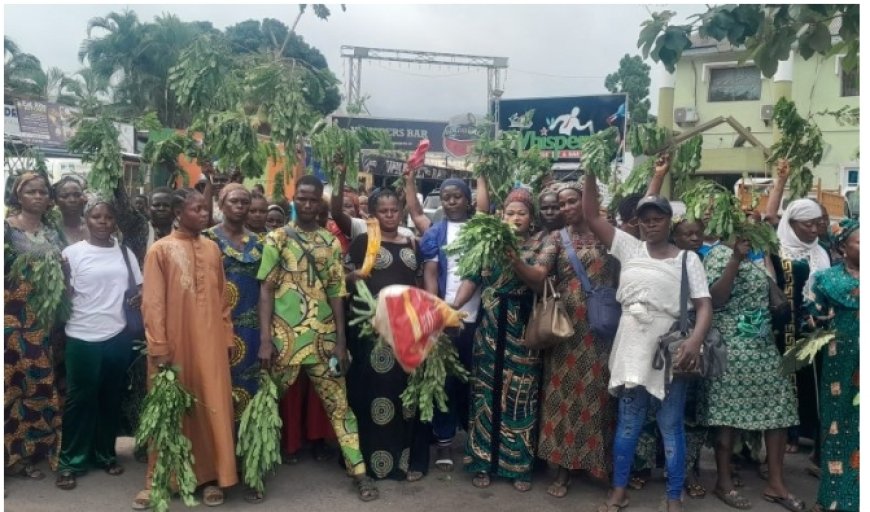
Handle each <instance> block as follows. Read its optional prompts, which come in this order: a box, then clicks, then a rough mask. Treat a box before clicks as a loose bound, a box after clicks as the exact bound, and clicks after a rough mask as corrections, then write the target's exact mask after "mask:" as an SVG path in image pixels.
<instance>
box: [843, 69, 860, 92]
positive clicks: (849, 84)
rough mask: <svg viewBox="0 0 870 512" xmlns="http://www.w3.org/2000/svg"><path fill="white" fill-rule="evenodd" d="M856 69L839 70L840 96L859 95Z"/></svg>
mask: <svg viewBox="0 0 870 512" xmlns="http://www.w3.org/2000/svg"><path fill="white" fill-rule="evenodd" d="M859 95H860V89H859V88H858V70H857V69H853V70H852V71H846V70H845V69H843V70H842V71H840V96H859Z"/></svg>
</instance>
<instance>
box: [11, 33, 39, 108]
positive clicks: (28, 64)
mask: <svg viewBox="0 0 870 512" xmlns="http://www.w3.org/2000/svg"><path fill="white" fill-rule="evenodd" d="M3 80H4V82H5V83H4V92H5V93H8V94H13V95H19V96H38V95H39V94H40V93H41V92H42V90H43V86H42V85H40V84H43V83H44V82H45V71H43V69H42V63H41V62H40V61H39V59H38V58H36V57H35V56H33V55H31V54H29V53H25V52H23V51H22V50H21V48H20V47H19V46H18V45H17V44H15V41H13V40H12V39H10V38H9V37H6V36H3Z"/></svg>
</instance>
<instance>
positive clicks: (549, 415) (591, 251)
mask: <svg viewBox="0 0 870 512" xmlns="http://www.w3.org/2000/svg"><path fill="white" fill-rule="evenodd" d="M569 233H570V234H571V238H572V242H573V244H574V249H575V251H576V252H577V256H578V257H579V258H580V261H581V262H582V263H583V265H584V266H585V267H586V272H587V274H589V279H590V280H591V281H592V284H593V285H595V286H597V285H601V284H605V285H608V286H615V284H616V281H617V279H618V278H619V262H618V261H617V260H616V259H615V258H613V257H612V256H610V255H609V254H608V253H607V249H606V248H605V247H604V246H603V245H602V244H601V243H600V242H599V241H598V240H597V239H596V238H595V236H594V235H592V234H591V233H589V234H585V235H578V234H576V233H574V232H573V231H572V230H571V229H570V228H569ZM538 262H539V263H540V264H543V265H544V266H546V267H548V268H549V269H550V275H551V276H553V277H554V282H555V284H556V288H557V291H558V292H559V293H560V294H561V296H562V300H563V301H564V303H565V307H566V310H567V312H568V315H570V316H571V317H573V319H574V337H573V338H572V339H571V340H569V341H567V342H565V343H562V344H560V345H557V346H556V347H553V348H552V349H550V350H547V351H546V352H545V353H544V380H543V387H544V391H543V404H542V407H541V424H540V434H539V435H540V440H539V442H538V457H540V458H542V459H545V460H547V461H549V462H552V463H553V464H556V465H558V466H560V467H563V468H566V469H582V470H586V471H588V472H589V473H590V474H592V475H594V476H595V477H596V478H601V479H605V478H607V475H608V473H609V472H610V468H611V465H612V460H611V459H612V457H611V455H610V452H611V448H612V445H613V429H614V427H615V421H616V406H615V402H614V401H613V400H611V397H610V393H609V392H608V390H607V385H608V382H609V381H610V374H609V370H608V359H609V358H610V347H609V345H606V344H604V343H603V342H601V341H599V340H597V339H596V338H595V336H594V335H593V334H592V332H591V331H590V330H589V324H588V321H587V320H586V297H585V294H584V292H583V290H582V289H581V287H580V280H579V278H578V277H577V276H576V275H575V273H574V269H573V268H572V267H571V262H570V260H569V259H568V253H567V252H566V251H565V249H564V248H562V242H561V238H560V235H559V232H555V233H553V234H552V235H551V243H550V244H548V246H547V247H545V248H543V249H542V251H541V254H540V257H539V258H538Z"/></svg>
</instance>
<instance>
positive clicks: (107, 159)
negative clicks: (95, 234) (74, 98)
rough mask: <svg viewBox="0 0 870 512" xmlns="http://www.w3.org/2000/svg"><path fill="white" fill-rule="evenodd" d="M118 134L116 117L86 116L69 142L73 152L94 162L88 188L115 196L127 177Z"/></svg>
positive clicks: (87, 161)
mask: <svg viewBox="0 0 870 512" xmlns="http://www.w3.org/2000/svg"><path fill="white" fill-rule="evenodd" d="M118 136H119V132H118V129H117V128H116V127H115V124H114V122H113V121H112V119H110V118H108V117H105V116H101V117H98V118H96V119H83V120H82V121H81V122H80V123H79V127H78V131H77V132H76V134H75V135H73V137H72V138H71V139H70V140H69V141H68V142H67V147H68V148H69V150H70V152H72V153H76V154H79V155H81V159H82V162H84V163H90V164H91V170H90V172H89V173H88V188H90V189H91V190H93V191H94V192H96V193H98V194H100V195H102V196H103V197H112V196H113V194H114V190H115V188H117V186H118V183H119V182H120V180H121V179H122V178H123V177H124V166H123V163H122V161H121V145H120V143H119V142H118Z"/></svg>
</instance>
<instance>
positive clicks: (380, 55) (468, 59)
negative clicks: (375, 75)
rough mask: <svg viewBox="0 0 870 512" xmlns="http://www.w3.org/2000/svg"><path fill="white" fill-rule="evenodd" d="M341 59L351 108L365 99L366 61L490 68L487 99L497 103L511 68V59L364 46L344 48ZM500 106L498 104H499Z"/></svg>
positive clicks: (487, 80)
mask: <svg viewBox="0 0 870 512" xmlns="http://www.w3.org/2000/svg"><path fill="white" fill-rule="evenodd" d="M341 57H342V58H344V59H347V65H348V77H349V78H348V82H347V103H348V104H349V105H352V104H358V103H359V101H360V99H361V98H362V88H361V84H362V61H363V60H364V59H367V60H383V61H391V62H408V63H412V64H429V65H433V66H457V67H470V68H486V97H487V100H488V101H492V100H497V99H498V98H499V97H501V95H502V92H503V86H504V76H505V73H506V72H507V67H508V59H507V57H487V56H481V55H463V54H459V53H439V52H422V51H416V50H396V49H386V48H366V47H363V46H342V47H341ZM497 104H498V102H497V101H496V105H497ZM487 110H488V108H487Z"/></svg>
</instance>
